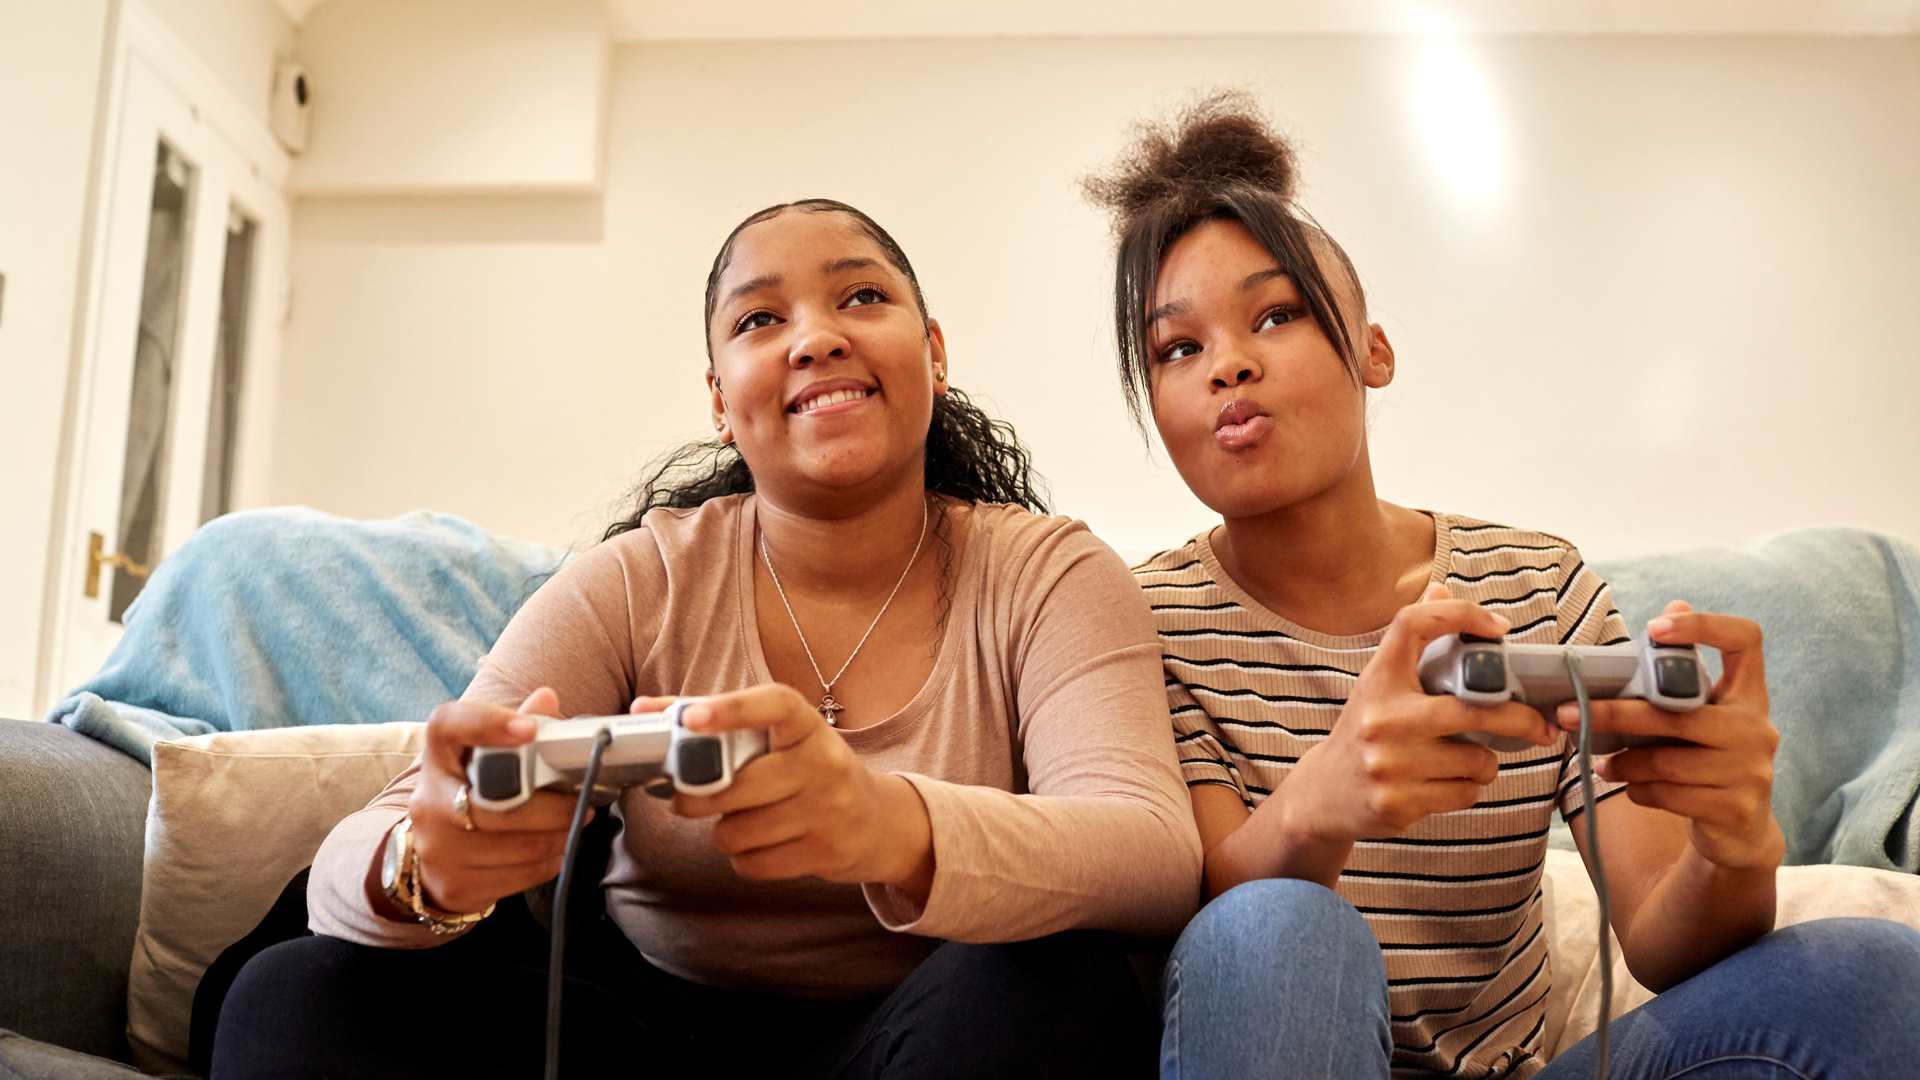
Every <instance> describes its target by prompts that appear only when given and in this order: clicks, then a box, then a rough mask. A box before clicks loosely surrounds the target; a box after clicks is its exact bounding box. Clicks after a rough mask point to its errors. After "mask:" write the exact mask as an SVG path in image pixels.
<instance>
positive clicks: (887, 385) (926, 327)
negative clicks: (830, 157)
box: [707, 211, 946, 503]
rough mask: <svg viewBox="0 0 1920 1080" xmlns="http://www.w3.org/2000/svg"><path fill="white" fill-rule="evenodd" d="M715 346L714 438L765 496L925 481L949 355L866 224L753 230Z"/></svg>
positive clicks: (773, 223) (728, 291)
mask: <svg viewBox="0 0 1920 1080" xmlns="http://www.w3.org/2000/svg"><path fill="white" fill-rule="evenodd" d="M707 339H708V342H709V343H710V344H711V346H712V350H713V370H712V373H711V374H710V375H709V376H708V384H709V386H710V387H711V389H712V391H713V414H714V423H715V426H716V427H718V428H719V429H720V433H721V438H723V439H726V440H729V441H731V442H733V443H734V444H735V445H737V446H738V447H739V449H740V453H741V454H742V456H744V457H745V458H746V461H747V467H748V468H750V469H752V470H753V475H754V483H755V486H756V487H757V488H759V489H761V490H763V491H766V492H768V493H770V494H774V495H776V496H780V495H785V496H786V497H788V498H789V499H794V500H801V501H813V500H820V499H825V500H827V501H828V502H829V503H832V502H833V501H835V498H836V496H844V495H845V494H846V493H849V492H850V491H858V490H860V489H862V488H880V489H884V488H887V487H890V486H891V485H892V484H896V483H906V482H912V483H919V482H921V479H920V478H921V477H922V476H923V474H924V471H925V453H926V441H927V426H928V424H929V422H930V421H931V419H932V415H933V399H934V397H935V396H936V395H939V394H944V393H946V381H945V369H946V349H945V345H944V342H943V340H942V338H941V334H940V328H939V326H938V324H936V323H934V322H932V321H931V320H924V321H923V318H922V315H921V312H920V310H919V309H918V308H917V307H916V306H915V302H914V295H913V285H912V283H911V282H909V281H908V280H907V276H906V275H905V274H904V273H902V272H901V271H900V270H899V269H898V268H896V267H895V266H894V265H893V264H892V263H891V262H889V261H888V260H887V257H886V254H885V253H884V252H882V251H881V249H880V246H879V245H878V244H877V243H875V242H874V241H873V239H872V238H871V237H869V236H868V235H867V234H866V233H865V232H864V231H862V230H861V228H860V227H859V225H858V223H857V222H855V221H854V219H852V218H850V217H849V216H847V215H846V214H841V213H834V212H812V211H788V212H786V213H783V214H780V215H779V216H777V217H773V218H769V219H767V220H766V221H762V222H759V223H757V224H754V225H751V226H748V227H747V228H746V229H744V230H742V231H741V232H740V234H739V235H738V236H737V237H736V238H735V239H734V245H733V254H732V259H731V261H730V262H729V263H728V265H727V267H726V269H725V270H724V271H723V272H722V274H721V278H720V281H719V284H718V285H717V286H716V289H715V304H714V312H713V318H712V319H711V320H710V321H709V322H708V324H707ZM936 373H938V375H936Z"/></svg>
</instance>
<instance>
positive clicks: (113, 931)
mask: <svg viewBox="0 0 1920 1080" xmlns="http://www.w3.org/2000/svg"><path fill="white" fill-rule="evenodd" d="M268 527H271V523H269V524H268ZM241 565H249V564H246V563H243V564H241ZM251 565H259V564H258V563H252V564H251ZM1596 565H1597V567H1598V568H1599V569H1600V570H1601V571H1602V572H1603V574H1604V575H1605V576H1607V577H1608V578H1609V579H1610V580H1612V581H1613V582H1614V584H1615V590H1616V594H1617V598H1618V601H1619V603H1620V606H1621V607H1622V610H1623V611H1624V612H1625V614H1626V615H1627V618H1628V622H1629V625H1633V626H1638V625H1641V624H1643V623H1644V621H1645V620H1646V619H1647V618H1649V617H1651V615H1652V614H1653V613H1655V612H1656V611H1657V610H1658V608H1659V607H1660V605H1661V604H1662V603H1664V601H1665V600H1666V599H1668V598H1670V597H1672V596H1681V597H1684V598H1686V599H1688V600H1690V601H1692V602H1694V603H1695V604H1696V606H1699V607H1701V608H1705V609H1712V610H1722V611H1732V612H1737V613H1742V614H1748V615H1751V616H1753V617H1756V618H1758V619H1760V621H1761V622H1762V623H1763V625H1765V626H1766V627H1768V631H1769V645H1768V658H1769V686H1770V690H1771V691H1772V695H1773V701H1774V710H1775V719H1776V722H1777V723H1779V725H1780V726H1781V728H1782V730H1783V733H1784V736H1785V740H1784V742H1783V749H1782V752H1781V759H1780V761H1779V769H1778V779H1777V780H1776V788H1775V810H1776V813H1777V814H1778V815H1779V816H1780V818H1781V820H1782V823H1783V825H1785V826H1786V829H1787V832H1788V837H1789V854H1788V862H1789V863H1794V864H1803V865H1797V866H1789V867H1787V868H1785V869H1783V871H1782V873H1783V877H1782V896H1783V904H1782V919H1783V922H1785V921H1798V920H1799V919H1802V918H1811V917H1818V916H1821V915H1840V914H1879V915H1884V916H1887V917H1892V918H1896V919H1900V920H1901V921H1904V922H1908V923H1910V924H1912V925H1916V926H1920V878H1915V876H1914V874H1913V871H1914V869H1915V867H1914V865H1913V864H1912V860H1913V859H1915V858H1920V842H1916V838H1915V830H1916V829H1920V822H1915V821H1914V820H1913V819H1914V817H1915V815H1913V814H1912V813H1911V809H1912V805H1913V802H1914V795H1915V791H1916V788H1920V738H1916V737H1915V731H1916V728H1920V615H1916V611H1920V605H1916V603H1915V594H1916V589H1915V582H1916V581H1917V580H1920V559H1917V558H1916V555H1915V552H1914V549H1913V548H1912V547H1911V546H1908V545H1905V544H1903V543H1902V542H1900V541H1897V540H1891V539H1889V538H1885V537H1875V536H1873V535H1871V534H1865V533H1858V532H1855V531H1852V530H1808V531H1802V532H1798V533H1788V534H1782V535H1781V536H1778V537H1773V538H1768V539H1767V540H1764V541H1760V542H1757V543H1755V544H1752V545H1747V546H1745V547H1742V548H1726V549H1700V550H1696V551H1691V552H1681V553H1675V554H1672V555H1664V556H1653V557H1647V558H1642V559H1636V560H1624V561H1617V562H1613V563H1597V564H1596ZM497 629H498V627H497V626H496V627H493V631H494V632H497ZM477 657H478V653H477V652H476V653H475V656H474V659H475V660H476V661H477ZM414 715H419V714H418V713H415V714H414ZM381 719H393V717H391V716H389V717H381ZM386 726H388V727H396V728H397V727H401V725H386ZM271 736H272V732H252V733H215V734H209V735H202V736H194V737H192V738H190V739H187V740H184V741H181V742H180V744H179V745H180V746H182V747H185V748H194V747H200V748H204V747H205V746H210V745H214V744H218V745H219V746H221V747H226V748H234V747H242V748H244V746H245V745H246V742H247V740H249V739H251V738H256V737H257V738H268V737H271ZM313 737H315V738H325V737H327V736H326V735H325V733H322V732H315V733H314V736H313ZM342 737H343V738H344V737H348V736H345V735H343V736H342ZM396 760H397V759H396ZM152 775H153V774H152V773H150V771H149V768H148V766H147V765H145V764H143V763H142V762H141V761H139V760H137V759H136V758H135V757H134V756H130V754H129V753H127V752H123V750H122V749H116V748H115V747H113V746H109V745H107V743H105V742H102V741H98V740H97V739H95V738H89V737H88V736H86V735H82V734H79V733H77V732H76V731H74V730H72V729H70V728H68V727H66V726H62V725H60V724H51V723H45V722H40V721H27V720H0V1080H4V1078H7V1077H11V1076H21V1077H68V1078H88V1077H96V1076H98V1077H106V1076H127V1075H136V1074H134V1073H133V1072H132V1070H131V1069H130V1067H129V1065H128V1063H130V1062H132V1061H134V1060H135V1055H134V1052H133V1050H134V1048H133V1047H132V1046H131V1045H130V1044H129V1039H128V1034H127V1028H128V981H129V975H130V971H131V970H132V968H133V966H134V963H133V953H134V941H135V935H136V931H137V929H138V928H139V924H140V919H141V893H142V888H143V880H146V877H145V875H146V874H147V873H150V872H151V867H148V866H146V863H147V861H148V860H149V859H150V857H151V855H152V853H151V852H150V851H149V848H148V842H149V837H150V836H151V835H157V834H155V833H154V832H153V831H152V830H154V829H156V828H157V825H155V824H154V823H150V822H149V818H148V810H149V800H150V797H151V796H152V788H153V780H152ZM389 775H390V773H389ZM356 783H357V784H358V785H359V790H349V791H345V792H340V791H335V792H332V793H331V795H330V797H331V798H333V799H334V800H336V801H337V803H338V805H339V806H340V807H344V809H339V810H338V811H337V812H338V813H345V812H347V810H349V809H351V805H352V804H353V802H354V800H356V799H358V800H364V799H365V798H366V797H369V796H371V794H372V793H373V790H377V788H378V786H379V780H378V777H377V776H375V777H372V778H371V779H367V778H362V779H361V780H359V781H357V782H356ZM369 786H370V787H371V789H372V790H367V788H368V787H369ZM329 812H335V811H329ZM309 829H311V824H310V825H309ZM308 842H313V843H317V841H312V840H311V839H310V838H309V839H306V840H302V841H301V843H303V844H304V843H308ZM1568 846H1569V845H1568V843H1567V840H1566V837H1565V836H1564V835H1561V836H1559V837H1557V838H1556V847H1557V848H1558V850H1556V851H1554V852H1552V853H1551V856H1550V858H1549V861H1548V865H1547V872H1546V880H1545V883H1544V885H1543V890H1544V892H1545V895H1546V897H1547V899H1548V902H1549V911H1548V921H1549V928H1550V932H1551V934H1552V938H1551V940H1552V942H1553V963H1554V970H1555V973H1556V974H1555V987H1556V989H1555V993H1554V997H1553V999H1552V1001H1551V1003H1550V1017H1549V1039H1548V1045H1549V1046H1550V1047H1551V1046H1562V1045H1568V1044H1570V1043H1571V1042H1573V1041H1575V1040H1576V1039H1577V1038H1579V1037H1582V1036H1584V1035H1585V1034H1586V1033H1587V1032H1588V1031H1590V1030H1591V1028H1592V1025H1593V1023H1594V1022H1595V1020H1596V1019H1597V1015H1598V1011H1599V1003H1600V996H1599V973H1598V970H1597V967H1596V950H1597V946H1598V938H1597V935H1596V925H1595V917H1594V916H1595V909H1596V904H1595V899H1594V896H1593V891H1592V888H1591V886H1590V885H1589V884H1588V883H1587V880H1586V876H1585V873H1584V869H1583V868H1582V867H1581V865H1580V861H1579V858H1578V856H1577V855H1575V854H1573V853H1572V852H1571V851H1569V850H1566V849H1567V847H1568ZM308 850H310V849H308ZM291 855H292V857H293V858H294V860H295V861H297V859H298V858H299V857H300V853H299V852H298V851H295V852H292V853H291ZM1832 863H1846V864H1852V865H1848V866H1838V867H1835V866H1827V865H1822V864H1832ZM1618 964H1619V961H1618V957H1617V950H1616V965H1618ZM1617 975H1618V978H1617V980H1616V983H1617V985H1616V986H1615V993H1614V998H1613V1002H1614V1009H1615V1013H1616V1015H1617V1013H1618V1012H1620V1011H1623V1010H1624V1009H1625V1008H1629V1007H1631V1006H1633V1005H1635V1004H1638V1003H1639V1002H1641V1001H1644V1000H1645V999H1646V998H1647V997H1649V996H1651V995H1650V994H1648V993H1647V992H1646V991H1645V990H1644V989H1641V988H1638V987H1637V986H1636V985H1635V984H1633V983H1632V981H1631V979H1630V977H1628V976H1627V975H1626V973H1625V970H1624V968H1623V967H1617ZM145 1063H146V1064H147V1065H148V1066H149V1067H150V1068H151V1067H153V1065H154V1063H153V1062H152V1061H151V1060H146V1062H145Z"/></svg>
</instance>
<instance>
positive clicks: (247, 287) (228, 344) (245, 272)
mask: <svg viewBox="0 0 1920 1080" xmlns="http://www.w3.org/2000/svg"><path fill="white" fill-rule="evenodd" d="M259 234H260V229H259V226H258V225H257V224H255V222H254V221H253V219H251V218H249V217H247V216H246V214H244V213H243V212H242V211H241V209H240V208H239V207H238V206H235V207H232V208H231V209H230V210H229V211H228V214H227V255H226V260H225V265H224V268H223V269H222V272H221V278H220V328H219V332H218V334H217V336H216V337H215V340H214V346H213V407H212V408H211V409H209V410H208V412H207V464H206V473H205V476H204V477H203V481H204V482H203V483H202V484H201V486H200V521H201V523H202V524H205V523H206V522H208V521H211V520H213V519H214V518H217V517H219V516H220V515H221V514H224V513H226V512H227V511H229V510H232V509H233V466H234V459H233V456H234V442H235V437H236V436H237V435H238V434H239V432H240V388H241V380H242V379H243V378H244V377H245V375H246V369H247V365H246V353H247V316H248V315H249V314H250V312H249V311H248V307H249V301H250V300H251V299H252V297H253V257H254V250H255V247H256V240H257V238H258V236H259Z"/></svg>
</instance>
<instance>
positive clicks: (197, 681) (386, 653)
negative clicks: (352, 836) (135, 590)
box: [48, 508, 562, 764]
mask: <svg viewBox="0 0 1920 1080" xmlns="http://www.w3.org/2000/svg"><path fill="white" fill-rule="evenodd" d="M561 556H562V553H561V552H558V551H555V550H553V549H550V548H543V547H538V546H535V545H531V544H520V543H515V542H511V541H505V540H501V539H498V538H496V537H494V536H491V535H489V534H488V533H487V532H485V531H484V530H482V529H481V528H479V527H478V526H476V525H474V524H472V523H471V522H468V521H464V520H462V519H460V518H457V517H453V516H450V515H446V514H432V513H425V512H417V513H412V514H407V515H405V516H402V517H398V518H393V519H391V520H387V521H349V520H347V519H345V518H339V517H334V516H332V515H329V514H323V513H320V512H318V511H315V510H308V509H298V508H296V509H275V510H257V511H248V512H244V513H238V514H230V515H228V516H226V517H223V518H219V519H217V520H215V521H212V522H210V523H208V524H207V525H206V526H205V527H204V528H202V529H201V530H200V531H199V532H197V533H195V534H194V535H193V536H192V537H191V538H190V539H189V540H188V541H187V542H186V543H185V544H183V545H181V547H180V550H178V551H176V552H175V553H173V554H172V555H171V556H169V557H168V558H167V559H166V561H165V562H163V563H161V564H160V566H159V567H158V568H157V569H156V570H155V571H154V575H153V578H152V579H151V580H150V581H149V582H148V583H147V587H146V588H145V589H144V590H142V591H141V593H140V596H139V597H138V599H136V600H135V601H134V603H133V606H132V607H131V608H130V609H129V610H128V611H127V614H126V633H125V634H124V635H123V636H122V637H121V639H120V643H119V645H118V646H117V647H115V649H114V650H113V654H112V655H111V656H110V657H108V659H107V663H106V666H105V667H103V668H101V669H100V671H99V673H98V674H96V675H94V676H93V678H91V679H88V680H87V681H86V682H85V683H84V684H82V685H81V686H80V687H78V688H77V689H75V690H74V691H73V693H72V694H70V695H69V696H68V697H67V698H66V699H65V700H63V701H61V702H60V703H59V704H58V705H56V706H55V707H54V708H53V711H52V713H51V714H50V715H49V716H48V719H49V720H53V721H55V722H58V723H63V724H66V725H67V726H68V727H71V728H73V729H74V730H76V731H79V732H81V733H82V734H85V735H90V736H92V737H93V738H96V739H99V740H101V741H102V742H105V743H108V744H109V745H112V746H114V747H116V748H118V749H120V750H123V751H125V752H126V753H128V754H131V755H132V756H134V757H136V758H139V759H140V760H141V761H145V762H148V763H149V764H151V763H152V760H153V744H154V743H155V742H158V741H162V740H166V739H176V738H181V737H184V736H188V735H201V734H205V733H207V732H211V731H239V730H245V729H251V728H269V727H286V726H292V725H299V724H358V723H378V722H381V721H387V720H423V719H425V718H426V714H427V712H428V711H429V710H431V709H432V707H433V706H434V705H436V704H438V703H440V702H442V701H446V700H448V699H450V698H455V697H458V696H459V695H460V693H461V692H462V691H464V690H465V689H466V687H467V683H468V682H470V681H471V680H472V679H473V673H474V670H475V668H476V667H477V666H478V664H479V660H480V657H481V656H482V655H483V654H484V653H485V652H486V651H487V649H488V648H490V647H491V646H492V645H493V642H494V639H495V638H497V637H498V636H499V634H500V631H501V629H502V628H504V627H505V626H506V624H507V619H508V618H510V617H511V616H512V615H513V612H514V610H515V609H516V608H518V607H519V605H520V603H521V601H522V600H524V599H525V598H526V597H527V596H528V595H530V594H531V593H532V591H533V589H534V588H535V587H536V586H537V585H538V584H539V582H540V580H541V579H542V578H543V577H544V576H545V575H547V574H550V573H552V572H553V570H554V569H555V568H557V567H558V566H559V564H560V561H561Z"/></svg>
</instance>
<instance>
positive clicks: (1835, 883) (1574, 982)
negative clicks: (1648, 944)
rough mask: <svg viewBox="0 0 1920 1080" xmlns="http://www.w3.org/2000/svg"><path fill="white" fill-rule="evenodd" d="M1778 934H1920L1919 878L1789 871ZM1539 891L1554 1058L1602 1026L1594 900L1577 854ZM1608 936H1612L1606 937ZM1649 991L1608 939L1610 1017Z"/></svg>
mask: <svg viewBox="0 0 1920 1080" xmlns="http://www.w3.org/2000/svg"><path fill="white" fill-rule="evenodd" d="M1778 882H1779V884H1778V890H1779V916H1778V918H1777V920H1776V921H1775V925H1776V926H1792V925H1793V924H1795V923H1802V922H1809V921H1811V920H1814V919H1826V918H1835V917H1842V916H1852V915H1862V916H1871V917H1876V918H1882V919H1892V920H1894V921H1895V922H1899V923H1905V924H1906V925H1908V926H1912V927H1915V928H1920V877H1917V876H1915V875H1912V874H1899V873H1894V872H1893V871H1891V870H1869V869H1866V868H1865V867H1859V866H1786V867H1781V869H1780V876H1779V879H1778ZM1542 889H1543V890H1544V893H1545V897H1546V908H1547V913H1546V914H1547V946H1548V951H1549V954H1550V955H1551V957H1552V963H1553V991H1552V993H1551V994H1550V995H1548V997H1547V1029H1546V1032H1545V1034H1544V1037H1543V1039H1542V1042H1541V1045H1542V1047H1543V1048H1544V1049H1545V1051H1546V1053H1547V1055H1548V1056H1549V1057H1552V1056H1553V1055H1554V1054H1558V1053H1559V1052H1560V1051H1561V1050H1562V1049H1564V1048H1566V1047H1569V1046H1572V1045H1573V1044H1574V1043H1577V1042H1579V1041H1580V1040H1581V1039H1584V1038H1586V1037H1587V1036H1589V1035H1591V1034H1593V1032H1594V1029H1595V1028H1596V1027H1598V1026H1599V1023H1600V943H1599V937H1598V934H1597V931H1598V919H1599V912H1600V901H1599V898H1598V897H1597V896H1596V895H1595V894H1594V891H1593V882H1592V881H1591V880H1590V879H1589V878H1588V877H1587V867H1586V864H1585V863H1583V862H1581V861H1580V856H1579V854H1578V853H1577V852H1572V851H1559V850H1550V851H1548V852H1547V869H1546V873H1545V874H1544V875H1543V881H1542ZM1609 936H1612V932H1611V931H1609ZM1652 997H1653V991H1651V990H1648V989H1647V988H1646V987H1644V986H1641V985H1640V984H1639V983H1637V982H1635V981H1634V979H1633V976H1632V975H1630V974H1628V973H1627V964H1626V960H1625V959H1624V958H1623V957H1622V956H1621V954H1620V942H1619V939H1618V938H1614V939H1613V1015H1614V1016H1616V1017H1618V1016H1620V1015H1622V1014H1624V1013H1626V1012H1628V1011H1629V1010H1631V1009H1634V1008H1637V1007H1639V1006H1640V1005H1643V1004H1645V1003H1646V1002H1647V1001H1649V1000H1651V999H1652Z"/></svg>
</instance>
